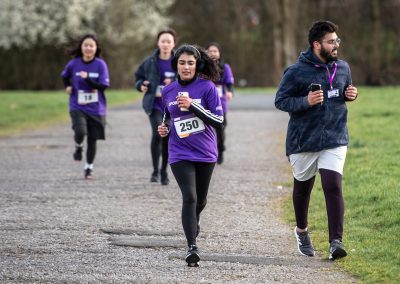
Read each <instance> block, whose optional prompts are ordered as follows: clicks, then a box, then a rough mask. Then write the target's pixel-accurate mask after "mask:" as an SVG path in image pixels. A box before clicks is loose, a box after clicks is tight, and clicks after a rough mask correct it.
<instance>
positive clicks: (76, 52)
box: [68, 34, 101, 57]
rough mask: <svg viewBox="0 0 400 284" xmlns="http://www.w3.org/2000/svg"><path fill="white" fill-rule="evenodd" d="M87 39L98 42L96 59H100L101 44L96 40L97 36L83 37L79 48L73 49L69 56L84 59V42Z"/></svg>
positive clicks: (88, 35) (87, 35)
mask: <svg viewBox="0 0 400 284" xmlns="http://www.w3.org/2000/svg"><path fill="white" fill-rule="evenodd" d="M87 38H91V39H93V40H94V41H95V42H96V46H97V49H96V54H95V57H100V53H101V48H100V44H99V42H98V40H97V38H96V36H95V35H94V34H86V35H84V36H83V37H81V38H80V40H79V42H78V44H77V46H75V47H74V48H72V49H71V50H70V51H69V52H68V54H69V55H71V56H73V57H82V56H83V54H82V43H83V42H84V40H85V39H87Z"/></svg>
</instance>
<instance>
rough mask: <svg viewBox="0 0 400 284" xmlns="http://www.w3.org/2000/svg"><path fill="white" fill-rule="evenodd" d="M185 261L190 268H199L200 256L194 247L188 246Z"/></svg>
mask: <svg viewBox="0 0 400 284" xmlns="http://www.w3.org/2000/svg"><path fill="white" fill-rule="evenodd" d="M185 260H186V262H187V264H188V266H190V267H196V266H199V261H200V256H199V250H198V249H197V246H196V245H190V246H189V250H188V252H187V254H186V257H185Z"/></svg>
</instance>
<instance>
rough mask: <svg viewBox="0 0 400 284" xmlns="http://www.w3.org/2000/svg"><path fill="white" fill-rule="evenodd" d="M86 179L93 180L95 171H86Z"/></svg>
mask: <svg viewBox="0 0 400 284" xmlns="http://www.w3.org/2000/svg"><path fill="white" fill-rule="evenodd" d="M85 179H93V170H92V169H85Z"/></svg>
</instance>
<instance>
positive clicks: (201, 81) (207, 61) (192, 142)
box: [158, 45, 224, 266]
mask: <svg viewBox="0 0 400 284" xmlns="http://www.w3.org/2000/svg"><path fill="white" fill-rule="evenodd" d="M172 68H173V69H174V70H175V71H177V73H178V81H175V82H173V83H171V84H170V85H168V86H166V87H164V89H163V91H162V99H163V102H164V105H165V113H164V118H165V119H164V120H163V123H162V124H161V125H160V126H159V127H158V132H159V134H160V136H161V137H166V136H167V135H168V134H169V145H168V155H169V157H168V161H169V163H170V165H171V169H172V172H173V174H174V176H175V179H176V181H177V183H178V185H179V188H180V189H181V192H182V198H183V204H182V225H183V230H184V232H185V235H186V240H187V243H188V246H189V250H188V252H187V255H186V262H187V263H188V265H189V266H197V265H198V262H199V260H200V256H199V252H198V249H197V246H196V237H197V235H198V234H199V232H200V225H199V224H200V213H201V211H202V210H203V209H204V207H205V206H206V203H207V193H208V187H209V184H210V180H211V175H212V173H213V170H214V166H215V163H216V161H217V155H218V151H217V140H216V135H215V129H218V128H220V127H223V125H222V124H223V119H224V118H223V112H222V106H221V101H220V98H219V96H218V92H217V89H216V87H215V84H214V83H213V82H212V81H217V80H218V78H219V74H218V70H217V66H216V65H215V63H214V62H213V60H212V59H211V58H209V57H208V56H207V53H206V52H205V50H203V49H201V48H200V47H197V46H193V45H183V46H181V47H180V48H178V50H177V51H176V53H175V55H174V57H173V59H172Z"/></svg>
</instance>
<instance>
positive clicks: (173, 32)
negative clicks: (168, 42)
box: [157, 28, 176, 43]
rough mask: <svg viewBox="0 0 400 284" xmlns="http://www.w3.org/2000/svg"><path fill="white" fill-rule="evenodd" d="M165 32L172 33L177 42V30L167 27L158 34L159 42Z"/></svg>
mask: <svg viewBox="0 0 400 284" xmlns="http://www.w3.org/2000/svg"><path fill="white" fill-rule="evenodd" d="M163 34H170V35H172V37H173V38H174V42H175V43H176V31H175V30H174V29H171V28H165V29H163V30H161V31H159V32H158V34H157V42H158V40H159V39H160V36H161V35H163Z"/></svg>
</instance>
